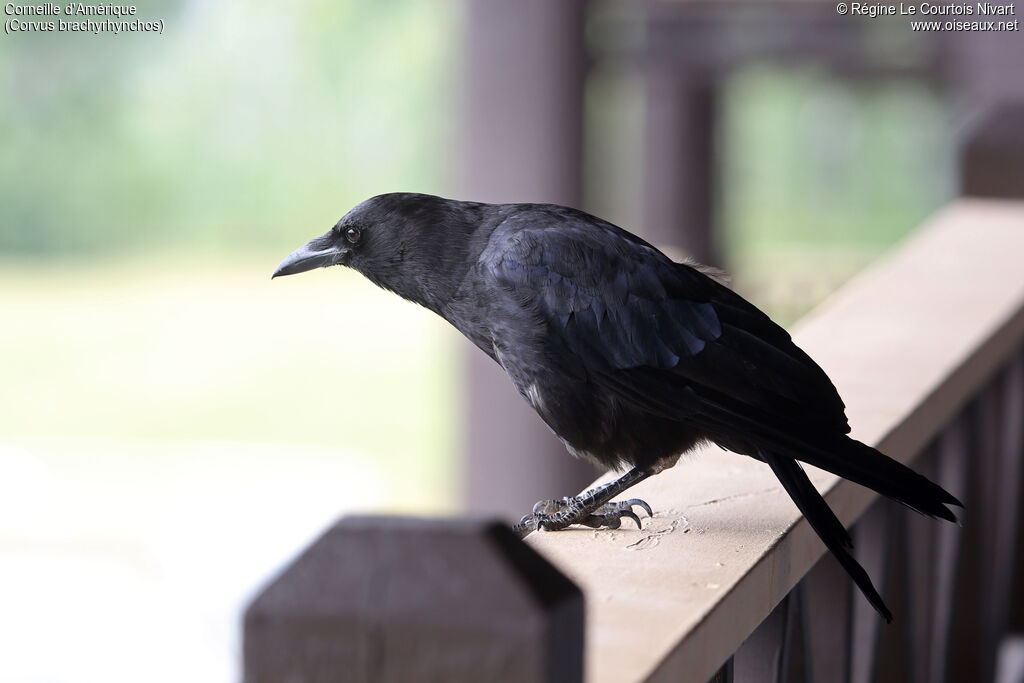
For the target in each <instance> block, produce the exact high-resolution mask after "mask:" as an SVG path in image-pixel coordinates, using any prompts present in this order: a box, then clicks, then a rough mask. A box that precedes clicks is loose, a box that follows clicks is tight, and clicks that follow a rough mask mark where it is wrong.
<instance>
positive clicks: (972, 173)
mask: <svg viewBox="0 0 1024 683" xmlns="http://www.w3.org/2000/svg"><path fill="white" fill-rule="evenodd" d="M1020 42H1021V43H1022V44H1024V39H1021V41H1020ZM960 175H961V189H962V192H963V194H965V195H967V196H973V197H994V198H998V199H1024V95H1022V96H1021V99H1020V100H1017V101H1006V102H1003V103H1001V104H999V105H997V106H995V107H994V108H992V109H991V110H989V111H988V112H986V114H985V115H984V116H982V117H981V118H980V119H978V121H976V122H975V124H974V125H973V126H972V128H971V130H970V132H969V133H968V136H967V140H966V141H965V144H964V147H963V151H962V154H961V159H960Z"/></svg>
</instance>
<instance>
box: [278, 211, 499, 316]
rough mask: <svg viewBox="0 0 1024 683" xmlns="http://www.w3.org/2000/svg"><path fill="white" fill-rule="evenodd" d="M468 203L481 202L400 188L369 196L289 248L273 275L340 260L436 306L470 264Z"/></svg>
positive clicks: (381, 283) (403, 293) (384, 284)
mask: <svg viewBox="0 0 1024 683" xmlns="http://www.w3.org/2000/svg"><path fill="white" fill-rule="evenodd" d="M471 206H479V205H470V204H465V203H462V202H454V201H451V200H447V199H442V198H440V197H434V196H431V195H423V194H412V193H404V192H401V193H392V194H382V195H378V196H376V197H372V198H370V199H367V200H366V201H364V202H363V203H361V204H359V205H358V206H356V207H355V208H354V209H352V210H351V211H349V212H348V213H347V214H345V216H344V217H342V219H341V220H339V221H338V222H337V223H336V224H335V225H334V227H332V228H331V229H330V230H328V231H327V232H326V233H324V234H323V235H320V236H319V237H316V238H314V239H313V240H311V241H309V242H308V243H306V244H305V245H303V246H301V247H299V248H298V249H296V250H295V251H294V252H292V253H291V255H290V256H288V258H286V259H285V260H284V261H282V262H281V264H280V265H279V266H278V267H277V270H275V271H274V274H273V276H272V277H277V276H279V275H292V274H294V273H302V272H305V271H307V270H312V269H314V268H323V267H327V266H337V265H343V266H348V267H350V268H353V269H354V270H357V271H359V272H360V273H362V274H363V275H365V276H366V277H367V278H369V279H370V280H371V281H373V282H374V283H376V284H377V285H379V286H381V287H384V288H385V289H390V290H392V291H394V292H396V293H398V294H400V295H401V296H403V297H405V298H407V299H411V300H412V301H415V302H417V303H420V304H423V305H425V306H427V307H428V308H436V304H437V303H439V301H440V299H442V298H444V297H445V296H447V295H448V294H450V289H451V287H452V285H453V284H454V282H456V281H457V280H459V279H461V276H462V274H463V273H464V272H465V268H466V267H468V263H467V261H466V257H467V238H468V234H469V233H470V232H472V230H473V228H474V226H475V224H476V221H474V220H473V219H472V217H471V216H470V215H469V214H470V213H472V211H471V210H470V208H469V207H471Z"/></svg>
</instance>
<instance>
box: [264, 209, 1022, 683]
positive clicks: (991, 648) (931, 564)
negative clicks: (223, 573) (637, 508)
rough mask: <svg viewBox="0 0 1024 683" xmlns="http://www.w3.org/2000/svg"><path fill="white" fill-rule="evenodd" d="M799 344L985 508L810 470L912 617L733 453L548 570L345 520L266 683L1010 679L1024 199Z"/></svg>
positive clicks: (853, 412)
mask: <svg viewBox="0 0 1024 683" xmlns="http://www.w3.org/2000/svg"><path fill="white" fill-rule="evenodd" d="M794 337H795V339H796V341H797V343H798V344H799V345H800V346H802V347H803V348H804V349H805V350H806V351H807V352H808V353H809V354H810V355H811V356H812V357H814V358H815V359H816V360H817V361H818V362H819V363H820V364H821V365H822V366H823V367H824V368H825V370H826V372H828V374H829V375H830V377H831V378H832V379H833V381H834V382H835V384H836V386H837V387H838V389H839V391H840V393H841V394H842V396H843V398H844V400H845V401H846V403H847V407H848V414H849V417H850V423H851V424H852V425H853V429H854V431H853V436H855V437H856V438H858V439H860V440H862V441H864V442H866V443H869V444H872V445H875V446H877V447H878V448H879V449H880V450H882V451H884V452H886V453H888V454H889V455H891V456H892V457H895V458H897V459H899V460H901V461H903V462H908V463H911V464H912V465H913V466H914V467H915V468H916V469H918V470H920V471H922V472H924V473H925V474H927V475H928V476H930V477H932V478H934V479H936V480H937V481H939V482H940V483H941V484H942V485H943V486H945V487H946V488H947V489H949V490H950V491H951V492H953V493H954V494H955V495H957V496H958V497H960V499H961V500H963V501H964V502H965V504H966V508H965V510H964V513H963V525H962V527H957V526H955V525H951V524H947V523H943V522H936V521H932V520H929V519H925V518H922V517H920V516H917V515H915V514H913V513H911V512H909V511H906V510H904V509H903V508H901V507H900V506H898V505H896V504H893V503H891V502H889V501H879V500H878V496H877V495H876V494H875V493H873V492H871V491H869V490H867V489H864V488H861V487H859V486H856V485H854V484H851V483H849V482H846V481H844V480H839V479H837V478H836V477H833V476H832V475H829V474H827V473H824V472H821V471H818V470H813V468H809V469H811V470H812V471H811V478H812V480H813V481H814V483H815V484H816V485H817V486H818V488H819V489H820V490H821V491H823V492H824V494H825V497H826V499H827V500H828V503H829V505H830V506H831V507H832V508H833V510H835V511H836V514H837V515H838V516H839V518H840V519H841V520H842V521H843V522H844V523H845V524H847V525H853V530H854V538H855V543H856V546H857V547H856V550H857V556H858V558H859V559H860V561H861V562H862V563H863V564H864V566H865V567H866V569H867V570H868V572H869V573H870V574H871V576H872V577H874V579H875V580H876V583H877V584H879V589H880V591H881V593H882V594H883V596H884V597H885V598H886V599H887V601H888V602H889V605H890V607H891V608H892V609H893V611H894V613H895V616H896V622H895V624H894V625H892V626H886V625H885V624H884V622H882V621H881V620H880V619H879V618H878V617H877V615H875V613H874V612H873V611H872V610H871V608H870V606H869V605H868V604H867V603H866V602H865V601H864V600H863V598H862V597H861V596H860V595H859V594H858V593H856V592H854V591H853V590H852V589H851V585H850V582H849V580H848V579H847V578H846V575H845V574H844V573H843V572H842V570H841V569H840V568H839V567H838V565H837V564H836V563H835V562H834V560H832V558H831V557H825V558H824V559H823V558H822V555H823V553H824V546H823V545H822V544H821V542H820V541H819V540H818V538H817V537H816V536H815V534H814V532H813V531H812V530H811V528H810V526H809V525H808V524H807V523H806V521H805V520H804V519H803V518H802V517H801V516H800V515H799V513H798V512H797V510H796V508H795V507H794V506H793V504H792V503H791V502H790V500H789V499H788V497H787V496H786V494H785V492H784V491H783V490H782V487H781V486H780V485H779V484H778V482H777V480H776V479H775V478H774V477H773V475H772V474H771V471H770V470H769V469H768V468H767V467H765V466H764V465H762V464H760V463H758V462H756V461H754V460H751V459H749V458H745V457H741V456H737V455H733V454H730V453H726V452H722V451H720V450H719V449H717V448H714V449H708V452H703V453H698V454H696V455H695V456H694V457H690V458H687V459H686V460H685V461H682V462H680V463H679V464H678V465H677V466H676V467H675V468H673V469H671V470H668V471H666V472H664V473H662V474H660V475H658V476H656V477H653V478H651V479H649V480H647V481H645V482H643V483H642V484H640V485H639V486H637V487H635V489H634V490H631V492H630V494H631V495H635V496H637V497H640V498H644V499H645V500H647V501H648V502H649V503H650V504H651V506H652V507H653V508H654V509H655V511H656V513H655V516H654V518H653V519H649V520H644V527H643V529H642V530H641V531H636V530H634V529H623V530H616V531H607V530H603V531H596V532H595V531H591V530H568V531H564V532H559V533H540V534H533V535H531V536H530V537H528V538H527V541H526V546H528V547H529V548H532V549H533V550H535V551H536V552H537V553H539V555H540V556H541V557H537V556H536V555H534V554H533V553H529V552H528V548H527V547H526V546H523V544H521V543H519V542H518V541H514V539H510V538H508V537H507V536H505V535H504V534H503V531H504V530H503V529H502V528H501V527H498V526H494V525H487V524H472V523H467V522H459V521H456V522H450V523H444V522H434V523H415V522H395V521H393V520H392V521H387V520H349V521H347V522H342V524H340V525H339V526H338V527H336V528H335V529H333V530H332V531H331V532H329V533H328V534H327V535H326V536H325V537H324V538H323V539H321V540H320V541H318V542H317V543H316V544H314V546H313V547H312V548H311V549H310V551H308V552H307V553H306V555H304V556H303V557H301V558H299V560H297V561H296V562H295V563H294V564H293V565H292V566H291V567H290V568H288V569H286V570H285V572H284V573H283V574H282V575H281V577H279V578H278V579H277V580H276V581H275V582H273V583H272V584H271V585H270V586H269V587H268V588H267V589H266V591H265V592H264V593H263V594H262V595H261V596H259V597H258V598H257V599H256V600H255V601H254V602H253V604H252V605H251V607H250V610H249V613H248V614H247V618H246V635H245V679H246V681H247V682H248V683H258V682H262V681H272V680H286V676H287V675H292V674H295V675H296V678H295V680H303V681H331V680H396V681H397V680H489V681H490V680H509V681H513V680H545V681H570V680H578V679H579V678H580V676H581V669H580V663H581V662H582V663H583V664H582V670H583V671H584V672H585V678H586V680H587V681H593V682H604V681H608V682H609V683H610V682H612V681H615V682H621V681H697V682H700V683H702V682H703V681H707V680H709V679H714V680H720V681H773V680H776V681H787V680H800V681H811V680H813V681H819V682H820V681H856V682H860V681H870V680H883V681H887V680H908V681H943V680H949V681H959V680H991V678H992V675H993V670H994V661H995V648H996V646H997V644H998V642H999V640H1000V638H1001V636H1002V635H1003V634H1004V633H1005V632H1007V631H1008V630H1010V628H1011V626H1012V627H1015V628H1017V629H1020V628H1021V627H1022V626H1024V594H1022V585H1021V580H1020V578H1019V577H1020V576H1022V575H1024V544H1022V542H1021V533H1022V532H1021V527H1022V525H1021V524H1020V523H1019V521H1020V519H1021V516H1022V515H1021V503H1019V502H1018V501H1019V500H1020V498H1021V495H1022V493H1024V490H1022V462H1024V202H1011V201H981V200H960V201H957V202H954V203H953V204H951V205H949V206H948V207H947V208H946V209H944V210H943V211H941V212H940V213H939V214H938V215H937V216H936V217H934V218H933V219H932V220H930V221H929V222H928V223H927V224H926V225H925V226H923V227H922V229H920V230H919V231H918V232H917V233H915V235H913V236H912V237H911V238H910V239H909V240H908V241H907V242H906V243H905V244H903V245H902V246H900V247H898V248H897V249H895V250H894V251H893V252H892V253H891V254H890V255H888V256H887V257H886V258H885V259H883V260H882V262H880V263H878V264H877V265H875V266H874V267H872V268H870V269H868V270H867V271H865V272H864V273H862V274H860V275H859V276H858V277H856V278H855V279H854V280H853V281H851V282H850V283H848V285H847V286H845V287H844V288H843V289H842V290H841V291H840V292H838V293H837V294H836V295H835V296H833V297H832V298H831V299H830V300H829V301H827V302H826V303H825V304H824V305H822V306H821V307H819V308H818V309H817V310H815V311H814V312H813V313H812V314H811V315H809V316H808V317H807V318H806V319H805V320H804V321H802V322H801V323H800V324H799V326H798V327H797V329H796V331H795V333H794ZM513 541H514V542H513ZM541 558H546V560H548V561H549V562H550V564H551V565H554V567H557V568H559V569H560V570H561V571H562V572H564V573H565V575H567V576H568V577H569V578H570V579H572V581H573V582H574V583H575V584H576V586H578V587H579V589H580V590H581V591H582V596H583V598H584V600H583V604H585V621H583V622H582V623H585V627H583V626H581V618H580V617H581V614H582V611H583V609H584V608H583V607H582V606H581V602H580V600H579V593H578V592H577V591H576V589H575V588H574V587H573V586H572V585H571V584H570V583H568V582H565V581H564V580H563V579H561V578H560V576H559V574H558V573H557V572H555V571H554V570H553V568H552V567H551V566H549V565H548V564H547V563H545V562H544V561H543V560H542V559H541ZM581 628H585V636H584V633H583V632H582V631H581V630H580V629H581ZM300 672H301V675H299V674H300ZM339 672H340V673H339ZM332 676H333V677H332ZM410 676H412V678H409V677H410Z"/></svg>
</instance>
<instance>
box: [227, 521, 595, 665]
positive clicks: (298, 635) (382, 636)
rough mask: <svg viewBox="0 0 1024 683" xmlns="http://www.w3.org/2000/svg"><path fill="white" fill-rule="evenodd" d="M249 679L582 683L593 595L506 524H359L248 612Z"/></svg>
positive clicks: (310, 552) (291, 569)
mask: <svg viewBox="0 0 1024 683" xmlns="http://www.w3.org/2000/svg"><path fill="white" fill-rule="evenodd" d="M242 650H243V666H244V681H245V683H281V682H282V681H304V682H305V683H335V682H336V681H350V682H351V683H361V682H365V683H371V682H372V683H380V682H387V681H393V682H395V683H398V682H399V681H452V682H456V681H467V682H468V681H496V682H498V683H502V682H506V683H513V682H519V681H527V682H534V681H538V682H539V681H545V682H549V683H559V682H561V681H570V682H572V681H582V680H583V595H582V593H581V592H580V590H579V588H577V587H576V585H575V584H573V583H572V582H571V581H570V580H569V579H568V578H566V577H565V576H564V575H563V574H562V573H561V572H559V571H558V570H557V569H556V568H555V567H554V566H552V565H551V564H550V563H548V561H547V560H545V559H544V558H543V557H541V556H540V555H539V554H537V553H536V552H535V551H534V550H533V549H531V548H530V547H529V546H527V545H526V544H524V543H523V542H522V541H520V540H519V539H518V538H516V537H515V536H514V535H513V534H512V532H511V531H509V530H508V528H507V527H506V526H505V525H504V524H502V523H499V522H484V521H468V520H423V519H404V518H383V517H350V518H346V519H343V520H341V521H340V522H339V523H338V524H336V525H335V526H334V527H332V528H331V529H330V530H329V531H327V533H325V534H324V535H323V536H322V537H321V538H320V539H319V540H317V541H316V542H315V543H313V545H312V546H310V547H309V548H308V549H307V550H306V551H305V552H304V553H303V554H302V555H301V556H299V558H298V559H296V560H295V561H294V562H292V563H291V564H290V565H289V566H288V567H286V568H285V570H284V571H283V572H282V573H281V575H280V576H279V577H277V578H276V579H275V580H274V581H272V582H271V583H270V585H269V586H267V587H266V588H264V589H263V590H262V591H261V592H260V594H259V595H257V596H256V598H255V599H254V600H253V601H252V603H251V604H250V605H249V608H248V609H247V610H246V613H245V621H244V637H243V644H242Z"/></svg>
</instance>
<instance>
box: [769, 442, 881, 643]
mask: <svg viewBox="0 0 1024 683" xmlns="http://www.w3.org/2000/svg"><path fill="white" fill-rule="evenodd" d="M758 455H759V456H760V457H761V459H762V460H764V461H765V462H766V463H768V466H769V467H771V468H772V471H773V472H775V476H776V477H778V478H779V481H781V482H782V486H783V487H784V488H785V489H786V493H788V494H789V497H790V498H792V499H793V502H794V503H796V506H797V508H799V509H800V512H801V513H803V515H804V517H806V518H807V521H808V522H810V524H811V528H813V529H814V531H815V532H816V533H817V534H818V536H819V537H821V540H822V541H823V542H824V543H825V547H826V548H828V549H829V550H830V551H831V552H832V554H833V555H835V557H836V559H837V560H839V564H841V565H842V566H843V569H845V570H846V572H847V573H848V574H849V575H850V578H852V579H853V581H854V583H856V584H857V587H858V588H860V590H861V592H862V593H864V597H866V598H867V599H868V602H870V603H871V606H872V607H874V608H875V609H876V610H878V613H879V614H881V615H882V617H883V618H884V619H885V621H886V622H888V623H892V612H890V611H889V608H888V607H886V606H885V602H884V601H883V600H882V596H880V595H879V594H878V591H877V590H875V587H874V585H873V584H872V583H871V577H869V576H868V573H867V572H866V571H864V567H862V566H860V563H859V562H857V560H856V559H854V557H853V555H851V554H850V549H851V548H853V541H852V540H851V539H850V534H849V533H847V531H846V528H845V527H843V524H842V522H840V521H839V519H838V518H837V517H836V516H835V513H833V512H832V510H831V508H829V506H828V505H827V504H826V503H825V499H824V498H822V497H821V494H820V493H818V490H817V489H816V488H814V484H812V483H811V480H810V479H808V478H807V474H806V473H805V472H804V470H803V468H802V467H800V463H798V462H797V461H795V460H793V459H792V458H788V457H786V456H778V455H775V454H774V453H771V452H770V451H765V450H763V449H758Z"/></svg>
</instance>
